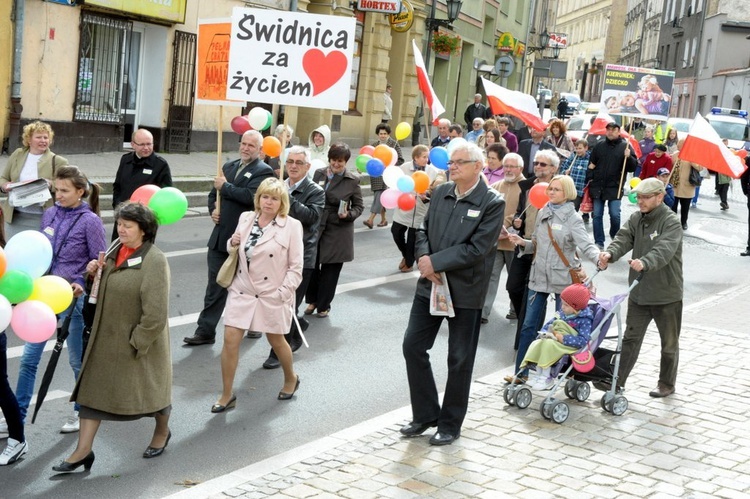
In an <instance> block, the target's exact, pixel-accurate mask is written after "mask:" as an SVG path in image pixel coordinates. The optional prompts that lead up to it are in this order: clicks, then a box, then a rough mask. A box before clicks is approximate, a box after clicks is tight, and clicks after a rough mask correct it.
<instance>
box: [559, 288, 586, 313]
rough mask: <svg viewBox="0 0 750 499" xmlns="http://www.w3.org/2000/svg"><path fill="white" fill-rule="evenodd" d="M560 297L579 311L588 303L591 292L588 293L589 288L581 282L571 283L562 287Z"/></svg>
mask: <svg viewBox="0 0 750 499" xmlns="http://www.w3.org/2000/svg"><path fill="white" fill-rule="evenodd" d="M560 298H562V300H563V301H564V302H565V303H567V304H568V305H570V306H571V307H572V308H574V309H575V310H578V311H580V310H583V309H584V308H586V306H587V305H588V304H589V298H591V293H589V288H587V287H586V286H584V285H583V284H571V285H570V286H568V287H567V288H565V289H563V292H562V294H561V295H560Z"/></svg>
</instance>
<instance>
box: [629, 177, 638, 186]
mask: <svg viewBox="0 0 750 499" xmlns="http://www.w3.org/2000/svg"><path fill="white" fill-rule="evenodd" d="M640 183H641V179H639V178H638V177H633V178H631V179H630V188H631V189H635V186H637V185H638V184H640Z"/></svg>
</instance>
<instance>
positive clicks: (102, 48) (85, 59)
mask: <svg viewBox="0 0 750 499" xmlns="http://www.w3.org/2000/svg"><path fill="white" fill-rule="evenodd" d="M132 28H133V24H132V23H131V22H130V21H126V20H122V19H114V18H110V17H105V16H101V15H97V14H91V13H89V12H85V11H84V12H82V14H81V36H80V47H79V51H78V81H77V83H76V100H75V104H74V107H75V110H74V120H76V121H90V122H96V123H112V124H119V123H121V122H122V120H123V112H122V103H123V99H127V98H128V96H129V92H128V88H129V86H128V81H127V78H125V77H124V75H126V74H128V70H127V69H128V68H127V65H128V59H129V57H128V52H129V50H127V49H128V48H129V47H126V45H127V43H126V42H127V41H129V40H130V34H131V32H132Z"/></svg>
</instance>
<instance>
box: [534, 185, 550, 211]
mask: <svg viewBox="0 0 750 499" xmlns="http://www.w3.org/2000/svg"><path fill="white" fill-rule="evenodd" d="M547 186H549V184H548V183H547V182H539V183H538V184H534V186H533V187H532V188H531V189H530V190H529V203H531V204H532V205H533V206H534V207H535V208H536V209H538V210H541V209H542V208H544V205H545V204H547V201H549V196H547Z"/></svg>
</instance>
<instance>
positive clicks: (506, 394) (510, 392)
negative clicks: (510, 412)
mask: <svg viewBox="0 0 750 499" xmlns="http://www.w3.org/2000/svg"><path fill="white" fill-rule="evenodd" d="M515 391H516V389H515V387H514V386H513V385H508V386H506V387H505V388H504V389H503V400H505V403H506V404H508V405H516V400H515V397H514V395H515Z"/></svg>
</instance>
